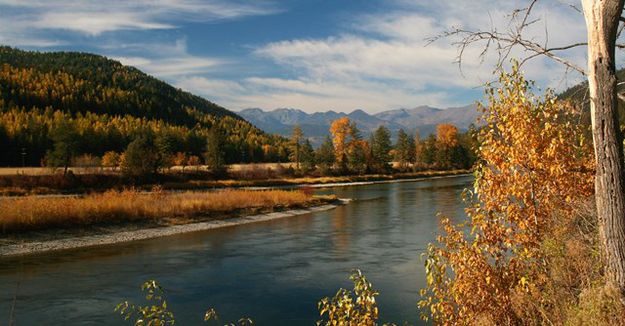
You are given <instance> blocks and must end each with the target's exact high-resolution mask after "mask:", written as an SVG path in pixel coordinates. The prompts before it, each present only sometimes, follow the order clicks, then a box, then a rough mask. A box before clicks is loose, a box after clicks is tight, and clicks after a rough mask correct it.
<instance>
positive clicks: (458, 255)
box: [419, 66, 592, 324]
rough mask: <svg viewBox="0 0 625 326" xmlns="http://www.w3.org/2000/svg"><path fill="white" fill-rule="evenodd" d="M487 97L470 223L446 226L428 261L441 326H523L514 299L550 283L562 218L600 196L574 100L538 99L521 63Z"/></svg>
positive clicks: (429, 294) (429, 300)
mask: <svg viewBox="0 0 625 326" xmlns="http://www.w3.org/2000/svg"><path fill="white" fill-rule="evenodd" d="M486 95H487V96H488V105H480V110H481V111H482V112H483V116H482V117H481V119H482V121H484V122H485V124H484V127H483V128H482V130H481V131H480V134H479V139H480V143H481V146H480V148H479V155H480V158H481V160H482V163H481V164H480V165H479V166H478V168H477V170H476V182H475V186H474V188H475V189H474V192H475V195H474V197H473V201H472V202H470V203H469V205H470V206H469V207H468V208H467V209H466V212H467V215H468V217H469V221H468V225H467V226H466V227H461V226H455V225H452V224H451V223H450V221H449V220H448V219H444V220H442V222H441V223H442V225H443V229H444V233H443V235H442V236H440V237H439V239H438V244H436V245H430V247H429V250H428V257H427V259H426V263H425V264H426V273H427V275H428V276H427V282H428V286H427V288H426V289H425V291H422V293H423V292H425V293H426V294H425V296H424V299H423V300H421V301H420V302H419V306H420V307H422V308H425V307H429V308H430V309H428V310H429V313H427V314H424V315H423V317H424V318H428V317H429V316H431V317H433V319H434V320H435V321H436V322H438V323H441V324H470V323H474V322H475V321H476V320H481V321H488V322H489V323H493V324H515V323H520V322H521V321H522V320H521V317H520V316H518V315H517V314H516V311H515V310H514V309H513V305H512V299H511V298H512V297H514V296H515V295H516V294H517V293H525V292H528V291H529V289H530V288H540V286H541V283H540V282H544V280H545V279H546V278H545V277H544V276H542V274H544V273H545V271H544V266H543V264H541V263H539V262H541V257H542V252H541V249H540V244H541V242H542V241H543V238H544V236H545V234H548V231H549V230H550V229H551V228H552V227H553V225H552V223H553V222H552V221H553V219H552V214H553V213H554V211H556V210H566V209H568V208H567V207H566V205H564V203H567V202H571V201H572V200H574V199H575V198H580V197H583V196H587V195H590V194H591V193H592V177H591V174H590V173H589V172H590V171H591V170H592V158H591V157H592V156H591V155H590V151H589V147H588V146H586V142H585V141H584V139H583V136H582V130H581V129H580V128H581V127H580V126H577V125H575V124H573V123H572V121H574V119H573V118H574V117H573V114H572V111H573V110H571V108H570V106H569V104H568V103H562V102H559V101H557V99H556V98H555V95H554V94H553V93H552V92H550V91H548V92H547V93H546V94H545V95H544V96H543V97H536V96H534V95H532V94H531V87H530V83H528V82H526V81H525V79H524V78H523V76H522V75H521V74H520V73H519V71H518V68H517V67H516V66H515V67H514V68H513V71H512V73H510V74H502V75H501V76H500V87H499V88H498V89H496V90H495V89H489V90H487V91H486Z"/></svg>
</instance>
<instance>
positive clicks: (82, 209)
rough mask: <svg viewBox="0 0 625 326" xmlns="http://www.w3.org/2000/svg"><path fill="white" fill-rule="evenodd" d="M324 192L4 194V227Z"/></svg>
mask: <svg viewBox="0 0 625 326" xmlns="http://www.w3.org/2000/svg"><path fill="white" fill-rule="evenodd" d="M318 201H320V199H319V198H315V197H313V196H312V195H311V194H307V193H304V192H302V191H285V190H270V191H251V190H223V191H215V192H184V193H169V192H163V191H156V192H151V193H141V192H138V191H136V190H124V191H108V192H105V193H101V194H92V195H87V196H84V197H64V198H58V197H57V198H50V197H47V198H45V197H33V196H28V197H19V198H6V199H0V229H1V230H3V231H4V232H7V231H18V230H33V229H43V228H48V227H59V226H60V227H65V226H85V225H91V224H97V223H119V222H131V221H150V220H152V221H155V220H158V219H163V218H186V217H193V216H198V215H205V216H209V215H211V214H215V215H220V214H221V215H223V214H224V213H231V212H232V211H236V210H241V209H254V208H267V209H273V208H276V207H290V206H301V205H306V204H312V203H314V202H318Z"/></svg>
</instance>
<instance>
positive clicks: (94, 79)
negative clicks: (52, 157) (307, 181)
mask: <svg viewBox="0 0 625 326" xmlns="http://www.w3.org/2000/svg"><path fill="white" fill-rule="evenodd" d="M0 114H1V116H0V140H2V142H1V144H2V150H3V152H4V154H5V155H3V157H2V158H0V165H15V164H21V161H22V157H21V153H22V152H23V151H25V152H26V153H27V154H26V157H25V160H26V163H27V164H28V165H39V164H40V161H41V159H42V158H43V157H44V156H45V153H46V151H47V150H49V149H50V148H51V139H50V133H51V131H52V130H53V129H54V128H55V125H57V124H58V123H59V121H61V120H72V121H74V122H76V124H77V125H78V126H79V131H80V135H81V136H84V137H82V138H81V142H82V144H81V152H83V153H89V154H94V155H101V154H102V153H104V152H106V151H109V150H113V151H122V150H123V149H124V148H125V146H126V145H127V144H128V142H130V141H131V139H132V138H133V137H134V136H135V134H136V133H138V132H141V130H144V129H146V128H147V129H150V130H152V131H154V132H162V133H167V134H168V135H170V136H171V137H170V138H172V139H173V141H172V143H173V144H172V146H173V147H174V148H173V150H175V151H181V152H188V153H191V154H193V155H198V156H200V155H201V153H202V151H203V150H204V147H205V141H206V140H205V139H206V134H207V132H208V129H210V128H211V127H212V126H213V125H215V124H217V125H218V126H220V127H221V129H223V130H225V131H226V133H227V135H226V138H227V144H226V148H224V150H225V151H226V153H227V155H226V156H227V160H228V161H229V162H250V161H266V160H276V159H284V158H285V156H286V154H285V152H284V146H285V140H284V139H282V138H281V137H277V136H274V135H269V134H266V133H265V132H263V131H262V130H260V129H258V128H256V127H254V126H253V125H251V124H250V123H248V122H247V121H245V120H243V119H242V118H241V117H240V116H239V115H237V114H235V113H233V112H231V111H228V110H226V109H225V108H223V107H221V106H219V105H217V104H214V103H212V102H210V101H207V100H205V99H203V98H201V97H198V96H195V95H192V94H190V93H188V92H184V91H182V90H180V89H176V88H174V87H172V86H170V85H169V84H167V83H165V82H162V81H160V80H158V79H156V78H153V77H151V76H149V75H147V74H145V73H143V72H141V71H140V70H138V69H136V68H133V67H128V66H124V65H122V64H121V63H119V62H117V61H114V60H110V59H107V58H106V57H103V56H99V55H94V54H88V53H77V52H54V53H41V52H30V51H22V50H18V49H13V48H10V47H0ZM87 136H88V137H87ZM263 146H264V148H263ZM268 149H271V150H268ZM280 153H281V154H282V157H277V156H279V154H280ZM269 154H271V155H269ZM270 156H271V157H270Z"/></svg>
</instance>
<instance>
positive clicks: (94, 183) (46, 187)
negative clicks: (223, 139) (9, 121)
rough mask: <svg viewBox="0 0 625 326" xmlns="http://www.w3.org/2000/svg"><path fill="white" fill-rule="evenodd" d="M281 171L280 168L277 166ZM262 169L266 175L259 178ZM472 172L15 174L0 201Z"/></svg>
mask: <svg viewBox="0 0 625 326" xmlns="http://www.w3.org/2000/svg"><path fill="white" fill-rule="evenodd" d="M278 169H279V167H278ZM259 170H262V171H264V172H265V173H264V174H262V175H259V172H258V171H259ZM471 172H472V171H471V170H469V169H454V170H425V171H418V172H399V173H391V174H363V175H346V176H304V177H297V176H280V175H273V174H271V172H270V171H269V168H258V167H254V166H252V167H251V168H249V169H248V170H247V171H246V170H239V171H237V173H238V174H237V175H235V178H227V179H217V180H215V179H211V178H208V177H207V176H206V175H204V174H205V172H202V171H199V172H198V171H191V172H175V173H166V174H161V175H158V176H155V178H154V179H144V180H124V179H123V176H121V175H118V174H111V173H99V172H92V173H80V174H73V173H71V174H69V175H65V176H64V175H61V174H48V175H41V174H14V175H0V198H2V196H30V195H72V194H75V195H84V194H90V193H102V192H106V191H109V190H118V191H123V190H124V189H126V188H128V187H132V188H134V189H137V190H141V191H150V190H151V189H152V188H154V187H159V188H161V189H163V190H167V191H201V190H213V189H221V188H224V189H227V188H255V187H268V188H271V187H277V188H280V187H293V188H297V187H300V188H305V187H307V186H310V187H322V186H328V187H329V186H337V185H345V184H346V185H350V184H355V183H362V182H367V183H368V182H380V181H394V180H410V179H418V178H427V177H440V176H452V175H462V174H469V173H471Z"/></svg>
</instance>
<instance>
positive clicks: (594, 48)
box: [582, 0, 625, 296]
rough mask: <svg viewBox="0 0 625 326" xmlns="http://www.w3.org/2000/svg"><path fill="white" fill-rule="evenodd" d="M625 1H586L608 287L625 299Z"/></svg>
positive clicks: (597, 186) (598, 201)
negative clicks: (623, 46)
mask: <svg viewBox="0 0 625 326" xmlns="http://www.w3.org/2000/svg"><path fill="white" fill-rule="evenodd" d="M624 1H625V0H582V5H583V7H584V16H585V18H586V26H587V29H588V87H589V90H590V99H591V101H590V110H591V118H592V135H593V141H594V147H595V158H596V160H597V174H596V176H595V197H596V204H597V215H598V218H599V235H600V238H601V242H602V245H603V249H604V253H605V259H606V274H607V277H608V283H609V284H608V285H610V286H615V287H616V288H617V289H618V290H619V291H620V293H621V295H623V296H625V170H624V163H623V137H622V135H621V131H620V128H619V122H618V112H617V95H616V82H617V80H616V75H615V64H614V52H615V43H616V33H617V28H618V24H619V18H620V17H621V13H622V11H623V2H624Z"/></svg>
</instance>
